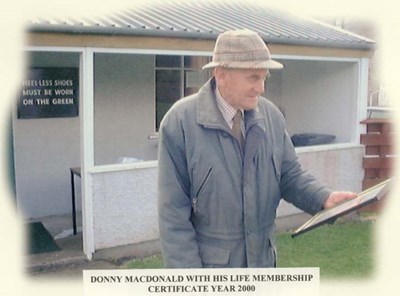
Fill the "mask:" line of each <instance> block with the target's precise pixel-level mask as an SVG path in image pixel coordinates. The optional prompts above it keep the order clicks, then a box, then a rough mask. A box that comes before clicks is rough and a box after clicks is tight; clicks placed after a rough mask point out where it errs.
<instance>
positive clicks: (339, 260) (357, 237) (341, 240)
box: [277, 222, 374, 278]
mask: <svg viewBox="0 0 400 296" xmlns="http://www.w3.org/2000/svg"><path fill="white" fill-rule="evenodd" d="M372 233H373V223H372V222H362V223H361V222H347V223H339V224H335V225H324V226H321V227H319V228H316V229H314V230H312V231H310V232H307V233H305V234H303V235H301V236H298V237H296V238H294V239H292V238H291V237H290V234H289V233H283V234H280V235H278V236H277V246H278V267H320V275H321V278H332V277H335V278H337V277H356V278H361V277H367V276H369V275H371V274H372V272H373V262H374V260H373V255H374V251H373V240H372V238H373V235H372Z"/></svg>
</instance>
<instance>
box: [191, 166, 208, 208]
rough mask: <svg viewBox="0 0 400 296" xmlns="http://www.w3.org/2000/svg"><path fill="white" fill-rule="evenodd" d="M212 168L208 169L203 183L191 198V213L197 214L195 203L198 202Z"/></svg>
mask: <svg viewBox="0 0 400 296" xmlns="http://www.w3.org/2000/svg"><path fill="white" fill-rule="evenodd" d="M212 170H213V168H212V167H210V168H209V169H208V171H207V174H206V176H205V177H204V179H203V181H202V182H201V184H200V187H199V189H198V190H197V192H196V194H195V195H194V197H193V198H192V207H193V213H197V201H198V196H199V195H200V193H201V192H202V190H203V187H204V185H205V184H206V183H207V181H208V179H209V178H210V175H211V172H212Z"/></svg>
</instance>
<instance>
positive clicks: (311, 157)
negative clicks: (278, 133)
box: [93, 145, 364, 250]
mask: <svg viewBox="0 0 400 296" xmlns="http://www.w3.org/2000/svg"><path fill="white" fill-rule="evenodd" d="M333 146H336V147H333ZM326 148H329V149H326ZM363 153H364V148H363V147H362V146H359V145H331V147H328V146H325V147H323V146H320V147H317V148H311V151H307V149H304V148H301V149H300V151H299V157H300V162H301V164H302V166H303V167H304V168H305V169H307V170H309V171H310V172H311V173H312V174H314V175H315V176H316V177H317V178H319V179H320V180H321V181H323V182H325V183H326V184H327V185H328V186H330V187H332V188H335V189H341V190H351V191H355V192H358V191H360V189H361V181H362V176H363V170H362V166H361V162H362V156H363ZM156 193H157V167H156V165H154V166H153V167H150V168H145V169H134V168H132V169H127V166H125V168H124V169H123V170H121V171H118V170H117V171H114V170H112V171H107V169H105V171H104V172H98V173H94V174H93V221H94V238H95V249H96V250H99V249H102V248H109V247H115V246H122V245H127V244H132V243H138V242H143V241H147V240H148V241H150V240H154V239H158V237H159V234H158V225H157V209H156V205H157V194H156ZM297 212H299V210H298V209H296V208H294V207H293V206H292V205H289V204H287V203H283V204H281V205H280V207H279V209H278V215H279V216H286V215H290V214H294V213H297Z"/></svg>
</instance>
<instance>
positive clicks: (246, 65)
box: [203, 60, 284, 69]
mask: <svg viewBox="0 0 400 296" xmlns="http://www.w3.org/2000/svg"><path fill="white" fill-rule="evenodd" d="M215 67H223V68H233V69H282V68H283V67H284V66H283V64H281V63H279V62H277V61H274V60H267V61H262V62H210V63H208V64H206V65H204V66H203V69H210V68H215Z"/></svg>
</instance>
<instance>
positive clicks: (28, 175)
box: [13, 52, 80, 218]
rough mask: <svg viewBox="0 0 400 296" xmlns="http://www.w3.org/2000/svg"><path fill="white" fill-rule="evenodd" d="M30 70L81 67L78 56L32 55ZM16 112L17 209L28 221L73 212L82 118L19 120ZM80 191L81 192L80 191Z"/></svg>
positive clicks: (14, 121)
mask: <svg viewBox="0 0 400 296" xmlns="http://www.w3.org/2000/svg"><path fill="white" fill-rule="evenodd" d="M28 65H29V66H30V67H78V66H79V56H78V54H76V53H54V52H46V53H43V52H41V53H39V52H36V53H32V54H31V55H30V56H29V59H28ZM16 111H17V110H16V107H15V108H14V110H13V113H14V114H13V132H14V158H15V179H16V180H15V181H16V194H17V207H18V210H19V211H20V212H21V213H22V214H23V216H24V217H25V218H36V217H43V216H50V215H57V214H64V213H70V212H71V207H72V205H71V186H70V172H69V169H70V168H71V167H76V166H79V165H80V152H79V149H80V148H79V147H80V143H79V117H71V118H39V119H17V116H16ZM78 189H79V188H78Z"/></svg>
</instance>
